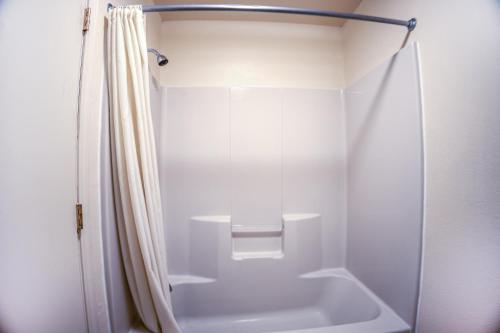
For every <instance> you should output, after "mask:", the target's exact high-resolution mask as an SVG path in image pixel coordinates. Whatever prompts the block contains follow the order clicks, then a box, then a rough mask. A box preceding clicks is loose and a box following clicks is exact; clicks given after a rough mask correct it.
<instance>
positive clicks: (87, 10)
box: [82, 7, 90, 32]
mask: <svg viewBox="0 0 500 333" xmlns="http://www.w3.org/2000/svg"><path fill="white" fill-rule="evenodd" d="M89 27H90V7H87V8H85V10H84V12H83V27H82V31H83V32H87V31H88V30H89Z"/></svg>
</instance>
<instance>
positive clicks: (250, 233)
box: [231, 224, 284, 237]
mask: <svg viewBox="0 0 500 333" xmlns="http://www.w3.org/2000/svg"><path fill="white" fill-rule="evenodd" d="M283 228H284V227H283V224H280V225H273V224H269V225H265V224H261V225H251V226H248V225H239V224H236V225H232V226H231V234H232V236H233V237H280V236H281V235H282V234H283Z"/></svg>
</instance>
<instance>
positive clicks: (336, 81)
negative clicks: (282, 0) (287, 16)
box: [161, 21, 344, 89]
mask: <svg viewBox="0 0 500 333" xmlns="http://www.w3.org/2000/svg"><path fill="white" fill-rule="evenodd" d="M161 50H162V52H164V53H165V55H166V56H167V57H168V58H169V59H170V63H169V64H168V66H166V67H165V68H164V69H162V70H161V81H162V84H163V85H168V86H188V87H189V86H207V87H210V86H225V87H234V86H273V87H296V88H328V89H339V88H342V87H343V85H344V70H343V58H342V48H341V38H340V29H339V28H336V27H328V26H314V25H306V24H287V23H272V22H249V21H243V22H234V21H172V22H163V23H162V34H161Z"/></svg>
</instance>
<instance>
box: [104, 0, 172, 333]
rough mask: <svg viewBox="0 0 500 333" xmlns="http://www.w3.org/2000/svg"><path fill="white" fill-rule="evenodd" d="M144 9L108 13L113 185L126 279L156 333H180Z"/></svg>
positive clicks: (117, 9)
mask: <svg viewBox="0 0 500 333" xmlns="http://www.w3.org/2000/svg"><path fill="white" fill-rule="evenodd" d="M148 75H149V73H148V58H147V46H146V33H145V28H144V20H143V13H142V10H141V7H140V6H129V7H119V8H114V9H113V10H111V11H110V13H109V14H108V86H109V102H110V113H111V122H110V127H111V129H112V134H111V139H112V150H113V184H114V196H115V205H116V212H117V220H118V221H117V223H118V231H119V237H120V245H121V249H122V256H123V262H124V266H125V272H126V275H127V281H128V284H129V287H130V291H131V294H132V298H133V300H134V303H135V306H136V309H137V311H138V313H139V315H140V317H141V319H142V321H143V323H144V325H145V326H146V327H147V328H148V329H149V330H151V331H152V332H156V333H159V332H162V333H178V332H180V329H179V327H178V325H177V323H176V321H175V318H174V316H173V314H172V305H171V301H170V291H169V284H168V277H167V259H166V253H165V251H166V246H165V236H164V232H163V217H162V207H161V200H160V185H159V178H158V167H157V160H156V150H155V142H154V134H153V124H152V120H151V109H150V102H149V77H148Z"/></svg>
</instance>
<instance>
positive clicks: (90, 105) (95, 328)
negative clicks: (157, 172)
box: [76, 0, 112, 333]
mask: <svg viewBox="0 0 500 333" xmlns="http://www.w3.org/2000/svg"><path fill="white" fill-rule="evenodd" d="M88 8H90V10H91V14H90V25H89V29H88V30H87V31H86V32H85V33H84V36H83V38H84V42H83V44H82V45H83V46H82V71H81V78H80V81H81V82H80V102H79V124H78V126H79V128H78V130H79V135H78V139H77V140H78V141H77V148H76V149H77V156H78V161H77V162H78V175H77V182H78V185H77V191H78V197H79V199H80V202H79V203H80V204H81V205H82V211H83V229H82V230H81V234H80V247H81V262H82V275H83V277H82V278H83V285H84V295H85V306H86V311H87V321H88V331H89V332H90V333H97V332H99V333H111V332H112V330H111V317H110V310H109V302H108V296H107V287H106V276H105V265H104V244H103V234H102V217H101V126H102V124H101V119H102V112H103V108H102V105H103V88H104V70H105V64H104V59H105V58H104V41H105V39H104V33H105V21H106V13H107V2H106V1H102V0H88Z"/></svg>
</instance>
